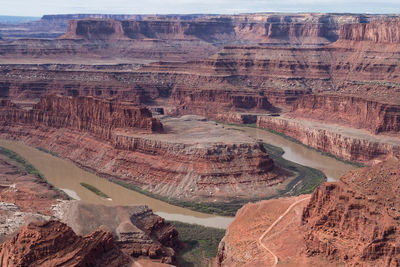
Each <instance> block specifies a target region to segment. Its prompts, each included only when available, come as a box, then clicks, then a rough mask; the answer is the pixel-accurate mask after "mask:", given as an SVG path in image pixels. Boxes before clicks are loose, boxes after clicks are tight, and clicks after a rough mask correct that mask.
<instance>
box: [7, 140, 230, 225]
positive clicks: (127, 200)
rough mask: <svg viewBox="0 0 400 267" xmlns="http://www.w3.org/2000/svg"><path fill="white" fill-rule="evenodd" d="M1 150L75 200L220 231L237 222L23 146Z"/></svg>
mask: <svg viewBox="0 0 400 267" xmlns="http://www.w3.org/2000/svg"><path fill="white" fill-rule="evenodd" d="M0 146H2V147H5V148H7V149H9V150H12V151H14V152H15V153H18V154H19V155H21V156H22V157H23V158H25V159H26V160H27V161H29V162H30V163H31V164H32V165H33V166H35V167H36V169H38V170H39V171H40V172H41V173H42V174H43V175H44V176H45V177H46V179H47V180H48V181H49V183H51V184H53V185H54V186H55V187H57V188H60V189H62V190H64V192H66V193H67V194H68V195H69V196H71V197H73V198H75V199H80V200H82V201H86V202H89V203H97V204H104V205H137V204H146V205H147V206H149V207H150V208H151V209H153V211H154V212H155V213H156V214H158V215H160V216H162V217H163V218H165V219H167V220H177V221H181V222H186V223H196V224H199V225H204V226H211V227H217V228H226V227H227V226H228V225H229V224H230V223H231V221H232V220H233V218H231V217H222V216H215V215H210V214H205V213H200V212H195V211H191V210H189V209H185V208H181V207H176V206H173V205H169V204H168V203H165V202H162V201H159V200H157V199H154V198H150V197H147V196H145V195H142V194H140V193H137V192H135V191H132V190H129V189H126V188H124V187H122V186H119V185H117V184H114V183H111V182H109V181H107V180H106V179H103V178H100V177H98V176H96V175H95V174H92V173H90V172H87V171H85V170H82V169H81V168H79V167H77V166H76V165H75V164H73V163H72V162H70V161H68V160H64V159H61V158H57V157H54V156H52V155H50V154H48V153H45V152H42V151H39V150H37V149H36V148H32V147H29V146H27V145H24V144H21V143H17V142H13V141H6V140H0ZM81 182H84V183H87V184H90V185H93V186H95V187H96V188H98V189H99V190H101V191H102V192H104V193H106V194H107V195H108V196H110V198H111V199H109V200H107V199H104V198H101V197H99V196H97V195H96V194H94V193H93V192H91V191H89V190H87V189H86V188H84V187H83V186H81V185H80V183H81Z"/></svg>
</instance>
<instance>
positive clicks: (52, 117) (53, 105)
mask: <svg viewBox="0 0 400 267" xmlns="http://www.w3.org/2000/svg"><path fill="white" fill-rule="evenodd" d="M1 104H3V106H2V107H3V112H2V115H1V118H0V121H2V123H3V125H13V124H18V123H19V124H28V125H29V124H31V125H35V124H37V125H43V126H47V127H54V128H71V129H75V130H79V131H85V132H90V133H92V134H93V135H95V136H98V137H100V138H104V139H109V138H110V137H111V131H112V130H114V129H116V128H126V129H129V130H131V131H139V132H140V131H142V132H146V133H153V132H162V130H163V128H162V124H161V122H160V121H159V120H157V119H155V118H152V115H151V112H150V111H149V110H148V109H146V108H144V107H136V106H133V105H130V104H124V103H113V102H110V101H106V100H100V99H94V98H91V97H76V98H74V97H61V96H54V95H53V96H46V97H43V98H41V100H40V101H39V103H37V104H36V105H34V106H33V109H31V110H22V109H18V108H15V107H13V104H11V103H10V102H7V101H3V102H2V103H1Z"/></svg>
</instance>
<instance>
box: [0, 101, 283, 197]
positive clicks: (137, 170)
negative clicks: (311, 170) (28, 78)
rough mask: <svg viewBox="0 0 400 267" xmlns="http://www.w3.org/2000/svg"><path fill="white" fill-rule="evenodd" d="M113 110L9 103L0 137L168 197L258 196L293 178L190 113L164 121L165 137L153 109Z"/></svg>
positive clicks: (253, 144) (241, 138)
mask: <svg viewBox="0 0 400 267" xmlns="http://www.w3.org/2000/svg"><path fill="white" fill-rule="evenodd" d="M80 102H82V103H83V104H84V105H81V103H80ZM65 103H67V104H65ZM109 105H111V104H110V103H109V102H107V101H106V102H105V101H102V100H94V99H92V98H82V97H79V98H76V99H75V98H70V97H66V98H63V97H53V96H51V97H47V98H43V99H42V100H41V101H40V102H39V104H37V105H35V107H34V108H33V109H32V110H24V109H19V108H17V107H14V106H13V105H12V104H11V103H10V102H9V101H3V107H2V111H1V115H0V117H1V118H2V122H1V124H2V127H1V136H2V137H3V138H7V139H10V138H11V139H15V140H20V141H23V142H26V143H28V144H32V145H35V146H40V147H43V148H46V149H49V150H51V151H55V152H57V153H58V154H59V155H60V156H62V157H65V158H69V159H71V160H73V161H74V162H76V163H78V164H79V165H80V166H83V167H85V168H88V169H91V170H93V171H95V172H96V173H98V174H100V175H103V176H105V177H107V178H110V177H114V178H116V179H117V180H120V181H124V182H126V183H129V184H134V185H138V186H140V187H141V188H143V189H146V190H148V191H151V192H153V193H157V194H160V195H163V196H168V197H175V198H186V199H199V200H208V201H211V200H214V199H219V200H224V199H225V200H226V199H231V198H237V197H240V198H253V197H260V196H266V195H270V194H271V192H272V191H275V190H277V189H278V188H281V187H282V186H284V185H283V184H282V185H279V184H281V183H282V182H283V181H285V179H286V178H287V174H286V173H285V172H284V171H282V170H280V169H278V168H277V167H275V166H274V163H273V161H272V160H271V159H270V158H269V157H268V154H267V153H266V151H265V149H264V147H263V144H262V143H261V142H259V141H256V140H254V139H252V138H250V137H247V136H246V135H244V134H242V133H240V132H233V131H229V130H225V129H224V128H223V126H218V125H216V124H215V123H213V122H206V121H204V119H201V118H198V117H190V116H187V117H182V118H180V119H172V118H168V117H166V118H164V119H163V124H164V132H163V133H152V134H149V133H148V132H151V130H154V126H157V128H156V129H161V123H160V121H159V120H157V119H154V118H151V117H148V116H151V114H149V113H148V111H147V110H143V109H140V108H127V107H125V108H124V109H122V110H120V109H118V108H116V107H120V105H117V104H115V106H109ZM82 108H83V109H84V110H82V111H80V109H82ZM134 111H135V112H136V113H135V112H134ZM139 111H140V112H139ZM144 111H146V112H144ZM117 115H118V116H117ZM86 116H88V117H86ZM117 127H118V128H117ZM144 130H146V131H147V133H146V131H144ZM273 186H275V187H273ZM271 190H272V191H271ZM248 192H252V193H251V194H250V195H249V194H248Z"/></svg>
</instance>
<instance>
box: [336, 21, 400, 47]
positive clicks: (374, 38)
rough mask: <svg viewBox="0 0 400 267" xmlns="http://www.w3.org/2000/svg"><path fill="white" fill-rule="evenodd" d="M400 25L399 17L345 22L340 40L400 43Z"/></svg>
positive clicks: (341, 29)
mask: <svg viewBox="0 0 400 267" xmlns="http://www.w3.org/2000/svg"><path fill="white" fill-rule="evenodd" d="M399 27H400V20H399V19H398V18H392V19H390V18H389V19H384V20H379V21H373V22H370V23H358V24H344V25H342V26H341V28H340V34H339V40H340V41H342V40H347V41H369V42H374V43H382V44H384V43H394V44H395V43H397V44H398V43H400V32H399Z"/></svg>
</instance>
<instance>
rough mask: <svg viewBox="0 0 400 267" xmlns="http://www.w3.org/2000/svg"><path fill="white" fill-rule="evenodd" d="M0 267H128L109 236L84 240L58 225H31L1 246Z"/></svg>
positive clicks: (100, 234) (95, 234)
mask: <svg viewBox="0 0 400 267" xmlns="http://www.w3.org/2000/svg"><path fill="white" fill-rule="evenodd" d="M0 260H1V261H0V262H1V265H2V266H28V265H29V266H128V265H129V264H130V259H129V257H128V256H127V255H124V254H123V253H122V252H121V251H120V250H119V249H118V247H117V246H116V244H115V243H114V240H113V237H112V235H111V234H110V233H109V232H105V231H103V230H98V231H96V232H93V233H92V234H90V235H87V236H85V237H81V236H77V235H76V234H75V233H74V232H73V231H72V229H71V228H70V227H68V226H67V225H65V224H63V223H60V222H57V221H49V222H41V223H31V224H29V225H28V226H25V227H24V228H22V229H21V230H20V231H19V233H18V234H17V235H16V236H15V237H14V238H13V239H12V240H9V241H6V242H5V243H4V244H2V245H0Z"/></svg>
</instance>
